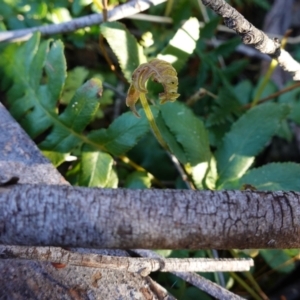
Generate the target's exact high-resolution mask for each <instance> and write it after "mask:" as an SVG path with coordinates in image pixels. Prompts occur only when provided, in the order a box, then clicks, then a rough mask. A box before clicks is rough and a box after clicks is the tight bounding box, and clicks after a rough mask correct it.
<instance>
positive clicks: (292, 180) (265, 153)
mask: <svg viewBox="0 0 300 300" xmlns="http://www.w3.org/2000/svg"><path fill="white" fill-rule="evenodd" d="M125 2H126V1H115V0H114V1H109V5H110V7H113V6H116V5H118V4H122V3H125ZM231 4H232V5H233V6H235V7H238V8H239V10H240V11H241V12H242V13H243V12H246V10H247V9H249V8H250V9H252V11H255V10H258V11H259V14H260V15H262V16H264V15H265V14H266V12H267V11H268V9H270V4H269V2H268V1H256V0H249V1H237V0H236V1H231ZM104 9H105V7H104ZM102 11H103V7H102V3H100V2H99V1H96V0H94V1H92V0H74V1H70V2H67V1H60V0H54V1H51V4H49V3H47V2H46V1H10V0H4V1H2V2H1V3H0V17H1V18H0V29H1V30H2V31H5V30H16V29H23V28H29V27H33V26H41V25H45V24H52V23H61V22H66V21H69V20H71V19H73V18H77V17H80V16H86V15H88V14H91V13H95V12H96V13H97V12H102ZM205 13H206V14H207V16H206V17H205V18H204V17H203V8H202V10H201V6H200V5H199V1H196V0H195V1H184V0H178V1H171V0H169V1H167V2H166V3H163V4H160V5H158V6H154V7H151V8H150V9H149V10H147V11H146V13H145V14H143V15H141V16H142V18H139V19H135V18H125V19H122V20H120V21H112V22H108V21H105V22H103V23H102V24H101V25H100V26H99V25H97V26H96V25H95V26H91V27H86V28H83V29H78V30H77V31H75V32H72V33H65V34H60V35H54V36H51V37H45V36H41V34H40V33H38V32H36V33H34V34H33V35H32V36H31V37H30V39H29V40H27V41H17V42H6V43H2V44H0V73H1V91H2V94H1V101H2V102H3V104H4V105H5V106H6V107H7V108H8V109H9V111H10V113H11V114H12V116H13V117H14V118H15V119H16V120H17V121H18V122H19V123H20V125H21V126H22V127H23V128H24V129H25V131H26V132H27V133H28V135H29V136H30V137H31V138H32V139H33V140H34V141H35V142H36V143H37V145H38V147H39V148H40V149H41V151H42V152H43V154H44V155H45V156H46V157H47V158H49V160H50V161H51V162H52V163H53V164H54V166H56V167H57V168H58V170H59V171H60V172H61V173H62V174H63V175H64V177H65V178H66V179H67V180H68V181H69V182H70V183H71V184H72V185H79V186H87V187H101V188H118V187H122V188H130V189H148V188H171V189H188V188H189V189H197V190H204V189H210V190H221V189H239V190H244V189H253V190H272V191H275V190H285V191H300V176H299V175H300V164H299V162H300V159H299V158H300V156H299V149H296V146H295V143H296V142H295V131H294V128H295V126H298V125H300V113H299V112H300V98H299V96H300V90H299V88H298V85H297V84H295V83H293V82H287V83H286V85H285V87H283V88H282V89H281V91H282V90H283V92H280V93H278V92H279V91H280V90H279V88H278V87H277V86H276V84H275V83H274V82H272V80H271V74H272V71H273V69H274V67H273V65H272V64H271V65H270V67H269V70H268V72H267V73H266V74H265V75H263V76H261V75H260V73H259V68H260V60H259V59H258V58H249V57H247V56H246V55H244V54H241V53H237V52H236V49H237V47H238V46H239V45H240V44H241V41H240V39H239V38H238V37H236V36H235V35H234V34H232V33H228V32H221V31H219V27H218V26H219V25H220V24H222V20H221V19H220V18H219V17H217V16H216V15H215V14H214V13H212V12H211V11H209V10H207V11H206V10H205ZM152 16H156V17H157V19H155V20H154V19H153V18H151V17H152ZM204 19H205V20H206V21H205V22H204V21H203V20H204ZM199 21H201V23H199ZM250 21H251V20H250ZM252 21H254V22H255V19H254V18H253V20H252ZM261 25H262V24H261V23H259V24H258V25H257V26H261ZM0 34H1V32H0ZM220 41H221V42H220ZM296 50H297V49H296ZM153 59H158V60H160V61H165V62H167V63H169V64H170V65H169V67H166V68H167V69H168V70H170V68H171V66H173V68H174V70H176V73H177V75H176V76H175V77H176V79H175V81H176V80H177V78H178V90H177V93H178V94H179V95H180V96H179V95H178V97H176V98H177V99H176V100H175V99H166V100H172V101H161V100H162V98H161V97H162V96H161V95H162V93H164V92H166V86H164V82H162V81H159V80H155V81H156V82H154V81H152V80H149V81H148V82H147V84H146V87H145V88H146V91H145V93H144V94H145V95H144V96H145V97H146V98H147V100H146V103H147V104H145V105H146V106H144V105H141V103H140V101H138V98H139V97H137V98H136V99H135V101H134V104H135V107H136V109H137V111H136V113H133V112H132V111H131V110H130V109H129V108H128V107H127V106H126V98H127V92H128V89H129V86H130V84H131V83H132V74H133V73H134V71H135V70H136V69H137V68H138V67H139V66H140V65H141V64H146V63H149V62H151V61H153ZM168 76H169V75H168ZM151 78H152V79H153V78H154V76H153V74H151V75H150V76H148V77H147V78H143V80H144V82H143V83H144V84H145V82H146V80H147V79H151ZM154 79H155V78H154ZM140 80H142V79H140ZM176 88H177V86H176ZM285 90H286V92H284V91H285ZM129 91H130V90H129ZM164 102H166V103H164ZM149 113H150V117H149ZM137 115H138V116H137ZM151 116H152V117H153V119H152V121H151V120H150V122H149V118H151ZM155 126H156V127H155ZM155 128H156V129H155ZM155 130H157V132H156V131H155ZM153 133H154V134H153ZM155 133H156V134H155ZM157 251H158V252H159V253H160V254H162V255H164V256H166V257H167V256H168V257H214V256H215V251H213V250H199V251H188V250H176V251H175V250H173V251H171V250H157ZM218 255H219V256H220V257H249V256H251V257H253V258H254V259H255V267H253V268H252V270H251V272H245V273H224V274H223V275H222V276H221V278H220V274H213V273H203V274H202V275H203V276H205V277H207V278H208V279H210V280H212V281H215V282H217V283H218V284H221V285H222V284H223V285H224V286H225V287H226V288H228V289H230V290H231V291H233V292H234V293H236V294H239V295H241V296H243V297H249V298H250V297H252V298H251V299H268V298H267V296H266V294H268V293H269V292H270V291H272V289H273V290H274V289H275V287H277V288H278V284H277V283H278V282H279V280H281V279H282V280H283V279H284V278H286V276H288V274H291V273H292V272H293V271H294V270H296V266H297V263H296V262H297V259H298V258H299V251H298V249H289V250H244V251H240V250H239V251H237V250H234V249H233V250H231V251H219V253H218ZM154 278H155V280H157V281H158V282H159V283H160V284H161V285H163V286H164V287H166V288H167V289H168V290H169V291H170V292H171V293H172V294H173V295H174V296H175V297H177V298H178V299H211V298H210V297H209V296H208V295H206V294H204V293H203V292H201V291H199V290H198V289H196V288H194V287H193V286H191V285H189V284H187V283H185V282H184V281H182V280H180V279H178V278H177V277H175V276H173V275H170V274H164V273H160V274H154Z"/></svg>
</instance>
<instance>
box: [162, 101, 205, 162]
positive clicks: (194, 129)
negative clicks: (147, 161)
mask: <svg viewBox="0 0 300 300" xmlns="http://www.w3.org/2000/svg"><path fill="white" fill-rule="evenodd" d="M160 111H161V115H162V117H163V119H164V122H165V124H166V126H167V127H168V128H169V130H170V132H171V133H172V134H173V135H174V137H175V139H176V141H177V142H178V144H179V145H180V148H182V149H183V150H184V153H185V157H186V160H187V162H189V163H190V164H191V166H196V165H197V164H199V163H201V162H209V160H210V149H209V141H208V134H207V131H206V130H205V128H204V125H203V123H202V122H201V120H200V119H199V118H197V117H196V116H195V115H194V113H193V112H192V111H191V110H190V109H189V108H188V107H187V106H185V105H184V104H182V103H180V102H174V103H166V104H164V105H162V106H161V107H160ZM161 133H162V135H163V136H164V132H163V131H162V132H161ZM166 142H168V141H167V140H166ZM170 146H171V145H170ZM175 155H176V153H175ZM177 158H178V159H180V157H177ZM182 163H186V162H185V161H182Z"/></svg>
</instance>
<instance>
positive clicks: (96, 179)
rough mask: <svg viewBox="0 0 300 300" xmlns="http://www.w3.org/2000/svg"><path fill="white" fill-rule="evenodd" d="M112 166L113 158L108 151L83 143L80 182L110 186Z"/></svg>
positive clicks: (88, 184) (86, 184) (82, 183)
mask: <svg viewBox="0 0 300 300" xmlns="http://www.w3.org/2000/svg"><path fill="white" fill-rule="evenodd" d="M112 166H113V158H112V157H111V156H110V155H109V154H108V153H105V152H102V151H99V150H98V149H96V148H94V147H92V146H90V145H83V149H82V154H81V169H80V176H79V184H80V185H83V186H89V187H92V186H98V187H108V186H107V183H108V180H109V174H110V173H111V171H112Z"/></svg>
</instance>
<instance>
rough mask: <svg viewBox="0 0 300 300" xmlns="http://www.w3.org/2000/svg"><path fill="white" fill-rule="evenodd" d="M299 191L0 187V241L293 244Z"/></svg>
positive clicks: (123, 245) (299, 222)
mask: <svg viewBox="0 0 300 300" xmlns="http://www.w3.org/2000/svg"><path fill="white" fill-rule="evenodd" d="M299 202H300V194H299V193H296V192H280V191H279V192H259V191H189V190H182V191H181V190H155V189H151V190H126V189H97V188H80V187H70V186H54V185H52V186H51V185H13V186H5V187H2V188H0V244H10V245H27V246H62V247H83V248H93V247H94V248H104V249H108V248H118V249H132V248H147V249H157V248H160V249H162V248H165V249H183V248H184V249H205V248H209V249H211V248H215V249H235V248H238V249H245V248H299V247H300V235H299V232H300V209H299V207H300V206H299V204H300V203H299Z"/></svg>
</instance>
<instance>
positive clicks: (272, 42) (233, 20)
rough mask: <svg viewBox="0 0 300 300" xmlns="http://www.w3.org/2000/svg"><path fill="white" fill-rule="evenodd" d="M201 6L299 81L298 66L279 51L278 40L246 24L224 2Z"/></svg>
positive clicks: (207, 0)
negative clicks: (217, 15)
mask: <svg viewBox="0 0 300 300" xmlns="http://www.w3.org/2000/svg"><path fill="white" fill-rule="evenodd" d="M202 2H203V4H204V5H206V6H207V7H209V8H211V9H212V10H214V11H215V12H216V13H217V14H219V15H220V16H222V17H223V18H224V23H225V25H226V26H227V27H228V28H230V29H233V30H234V31H235V32H236V33H237V34H238V35H239V36H240V37H241V39H242V42H243V43H244V44H246V45H252V46H253V47H255V48H256V49H257V50H259V51H260V52H262V53H265V54H268V55H270V56H271V57H273V58H275V59H276V60H277V61H278V64H279V66H280V67H281V68H282V69H283V70H285V71H287V72H289V73H290V74H291V75H292V76H293V79H294V80H300V64H299V63H298V62H297V61H296V60H294V59H293V58H292V56H291V55H290V54H289V53H288V52H287V51H285V50H284V49H280V43H279V41H278V39H270V38H269V37H268V36H267V35H266V34H265V33H264V32H263V31H261V30H259V29H257V28H256V27H255V26H253V25H252V24H251V23H250V22H248V21H247V20H246V19H245V18H244V17H243V16H242V15H241V14H240V13H239V12H238V11H237V10H235V9H234V8H233V7H231V6H230V5H229V4H228V3H227V2H226V1H225V0H202Z"/></svg>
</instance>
